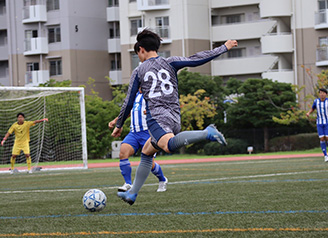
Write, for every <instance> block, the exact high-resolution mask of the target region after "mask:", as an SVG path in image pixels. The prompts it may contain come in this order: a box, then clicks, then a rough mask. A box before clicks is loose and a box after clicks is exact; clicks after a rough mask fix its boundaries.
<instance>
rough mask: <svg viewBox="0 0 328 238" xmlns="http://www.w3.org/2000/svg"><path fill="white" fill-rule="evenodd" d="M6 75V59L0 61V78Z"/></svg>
mask: <svg viewBox="0 0 328 238" xmlns="http://www.w3.org/2000/svg"><path fill="white" fill-rule="evenodd" d="M7 76H8V61H0V78H6V77H7Z"/></svg>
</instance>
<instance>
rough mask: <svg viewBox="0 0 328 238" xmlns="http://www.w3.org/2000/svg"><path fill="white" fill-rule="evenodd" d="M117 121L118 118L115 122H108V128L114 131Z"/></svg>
mask: <svg viewBox="0 0 328 238" xmlns="http://www.w3.org/2000/svg"><path fill="white" fill-rule="evenodd" d="M130 116H131V113H130V115H129V116H128V117H130ZM117 120H118V117H116V118H115V119H114V120H112V121H110V122H108V128H109V129H110V130H111V129H113V128H114V127H115V125H116V122H117Z"/></svg>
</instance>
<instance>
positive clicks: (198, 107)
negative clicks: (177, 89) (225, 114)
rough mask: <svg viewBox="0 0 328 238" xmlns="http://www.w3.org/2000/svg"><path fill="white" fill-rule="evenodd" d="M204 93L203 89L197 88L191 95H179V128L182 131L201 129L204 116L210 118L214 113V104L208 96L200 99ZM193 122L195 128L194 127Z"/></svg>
mask: <svg viewBox="0 0 328 238" xmlns="http://www.w3.org/2000/svg"><path fill="white" fill-rule="evenodd" d="M204 93H206V91H205V90H204V89H199V90H197V91H196V92H195V93H194V94H193V95H190V94H188V95H187V96H184V95H180V100H179V102H180V108H181V129H182V130H183V131H185V130H195V129H196V130H197V129H198V130H201V129H203V125H204V118H205V117H207V118H212V117H214V116H215V115H216V108H215V105H214V104H213V103H211V102H210V99H209V97H205V98H204V99H201V96H202V95H203V94H204ZM194 124H196V126H197V128H194V126H193V125H194Z"/></svg>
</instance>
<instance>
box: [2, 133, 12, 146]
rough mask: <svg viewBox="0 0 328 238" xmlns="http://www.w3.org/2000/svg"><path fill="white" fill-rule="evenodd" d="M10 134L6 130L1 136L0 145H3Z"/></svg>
mask: <svg viewBox="0 0 328 238" xmlns="http://www.w3.org/2000/svg"><path fill="white" fill-rule="evenodd" d="M9 136H10V133H9V132H7V133H6V135H5V137H3V139H2V141H1V146H3V144H4V143H5V141H6V140H7V139H8V137H9Z"/></svg>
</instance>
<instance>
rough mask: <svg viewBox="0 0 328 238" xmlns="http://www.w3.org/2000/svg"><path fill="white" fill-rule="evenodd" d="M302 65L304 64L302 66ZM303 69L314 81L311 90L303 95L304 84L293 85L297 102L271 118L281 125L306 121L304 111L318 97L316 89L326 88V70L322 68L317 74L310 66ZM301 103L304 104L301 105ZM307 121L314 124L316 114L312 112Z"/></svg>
mask: <svg viewBox="0 0 328 238" xmlns="http://www.w3.org/2000/svg"><path fill="white" fill-rule="evenodd" d="M303 67H304V66H303ZM305 71H306V73H307V75H308V77H309V80H310V81H311V82H314V85H313V92H312V93H308V94H306V95H304V96H302V94H303V93H304V90H305V86H301V87H298V86H294V87H293V90H294V92H295V93H296V94H297V95H298V97H297V98H298V99H299V103H298V104H297V105H296V106H295V107H293V108H291V109H290V110H288V111H286V112H282V113H281V114H280V115H279V116H274V117H273V120H274V121H275V122H276V123H279V124H283V125H291V124H295V123H300V122H304V121H307V120H308V118H307V117H306V113H307V112H308V110H309V109H310V108H311V106H312V103H313V100H314V99H315V98H318V97H319V94H318V91H319V88H327V87H328V70H322V71H321V72H320V73H319V74H314V73H313V72H312V70H311V69H310V68H305ZM302 104H303V105H305V108H304V106H303V107H302ZM309 122H310V123H311V125H312V126H315V123H316V115H315V114H312V115H311V116H310V118H309Z"/></svg>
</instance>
